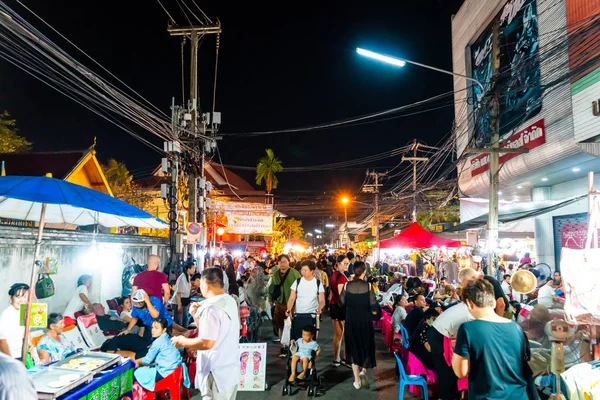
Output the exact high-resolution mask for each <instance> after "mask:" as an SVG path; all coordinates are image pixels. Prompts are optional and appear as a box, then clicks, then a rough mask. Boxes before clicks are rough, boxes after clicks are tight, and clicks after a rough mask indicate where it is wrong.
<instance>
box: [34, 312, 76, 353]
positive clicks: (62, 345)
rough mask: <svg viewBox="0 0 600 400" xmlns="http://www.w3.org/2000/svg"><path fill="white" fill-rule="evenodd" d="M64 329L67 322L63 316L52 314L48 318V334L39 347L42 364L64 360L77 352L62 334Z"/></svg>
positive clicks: (41, 340)
mask: <svg viewBox="0 0 600 400" xmlns="http://www.w3.org/2000/svg"><path fill="white" fill-rule="evenodd" d="M64 329H65V320H64V318H63V316H62V314H58V313H52V314H50V315H49V316H48V332H46V334H45V335H44V336H43V337H42V338H41V339H40V341H39V342H38V345H37V349H38V354H39V356H40V362H41V363H42V364H50V363H51V362H56V361H61V360H64V359H65V358H67V357H68V356H70V355H71V354H73V353H74V352H75V348H73V345H72V344H71V342H70V341H69V340H68V339H67V338H66V337H65V336H64V335H63V334H62V333H63V330H64Z"/></svg>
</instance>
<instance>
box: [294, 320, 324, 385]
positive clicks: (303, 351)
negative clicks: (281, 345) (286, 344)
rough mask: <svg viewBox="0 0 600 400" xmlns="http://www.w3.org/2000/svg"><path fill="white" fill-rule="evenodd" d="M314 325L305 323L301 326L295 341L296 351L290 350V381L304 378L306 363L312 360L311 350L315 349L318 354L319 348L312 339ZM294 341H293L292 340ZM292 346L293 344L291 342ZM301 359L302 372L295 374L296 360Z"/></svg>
mask: <svg viewBox="0 0 600 400" xmlns="http://www.w3.org/2000/svg"><path fill="white" fill-rule="evenodd" d="M314 336H315V327H314V326H312V325H306V326H305V327H304V328H302V337H301V338H299V339H298V340H296V341H295V344H296V345H297V346H298V350H297V351H296V353H295V354H294V353H293V350H292V365H291V367H292V375H291V376H290V378H289V381H290V382H295V381H296V378H298V379H300V380H302V379H304V378H306V372H307V371H308V363H309V362H310V361H311V360H312V352H313V351H316V355H319V353H320V352H321V348H320V347H319V345H318V344H317V342H315V340H314ZM292 343H294V341H292ZM292 346H293V344H292ZM300 360H302V372H301V373H300V374H299V375H297V376H296V371H297V370H296V368H297V367H298V361H300Z"/></svg>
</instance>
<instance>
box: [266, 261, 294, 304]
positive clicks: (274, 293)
mask: <svg viewBox="0 0 600 400" xmlns="http://www.w3.org/2000/svg"><path fill="white" fill-rule="evenodd" d="M290 269H291V268H290ZM290 269H288V270H287V271H286V272H285V274H283V276H281V272H279V278H280V279H279V284H271V286H270V287H269V296H270V297H271V301H272V302H273V303H275V302H276V301H277V299H278V298H279V297H280V296H281V286H282V285H283V282H285V278H287V276H288V274H289V273H290ZM284 300H285V299H284Z"/></svg>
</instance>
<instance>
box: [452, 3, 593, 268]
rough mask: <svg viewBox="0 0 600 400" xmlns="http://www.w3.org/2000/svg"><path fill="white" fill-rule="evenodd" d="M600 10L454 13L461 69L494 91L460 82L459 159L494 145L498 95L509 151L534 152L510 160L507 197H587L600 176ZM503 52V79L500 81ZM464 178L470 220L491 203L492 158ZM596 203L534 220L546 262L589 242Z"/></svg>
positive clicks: (504, 161) (468, 169) (481, 8)
mask: <svg viewBox="0 0 600 400" xmlns="http://www.w3.org/2000/svg"><path fill="white" fill-rule="evenodd" d="M599 11H600V0H567V1H566V2H565V1H561V0H508V1H507V0H486V1H480V0H466V1H465V2H464V3H463V6H462V7H461V8H460V10H459V11H458V13H457V14H456V15H455V16H454V17H453V19H452V46H453V69H454V72H455V73H458V74H462V75H466V76H469V77H473V78H475V79H477V80H479V81H480V82H481V83H482V84H483V86H484V89H483V90H482V89H480V88H479V87H478V86H477V85H473V86H471V84H470V83H467V81H466V80H465V79H464V78H460V77H456V78H455V79H454V88H455V117H456V127H457V129H456V143H457V144H456V146H457V153H458V154H459V155H462V154H463V152H464V150H465V149H466V148H468V147H479V148H481V147H489V146H490V138H491V131H492V129H493V123H494V122H493V121H494V117H493V114H492V112H493V107H492V106H491V103H490V101H489V99H491V98H492V95H493V94H497V99H498V110H499V120H500V123H499V127H500V132H499V133H500V137H501V142H500V147H512V148H527V149H529V153H527V154H518V155H517V154H510V155H502V156H501V158H500V163H501V168H500V190H499V193H501V194H500V199H501V201H503V202H508V203H510V202H526V201H532V202H541V201H546V202H547V201H549V200H554V201H557V202H558V201H561V200H566V199H569V198H571V197H573V196H577V195H585V194H586V193H587V190H588V187H587V173H588V172H589V171H592V172H594V173H597V172H600V158H598V156H600V148H599V147H598V143H597V142H598V140H599V139H600V136H599V135H600V130H599V128H600V105H598V103H597V101H598V97H599V96H600V93H598V89H599V88H598V87H597V85H598V84H600V62H599V61H598V55H599V54H600V47H599V46H598V44H597V43H598V42H599V40H598V39H600V34H599V33H598V27H599V26H600V18H599V17H598V12H599ZM495 29H496V32H497V35H494V30H495ZM496 38H497V40H496ZM494 46H497V49H498V53H499V60H500V70H499V71H500V72H499V74H498V75H497V77H498V79H492V77H493V76H494V71H493V60H492V57H493V54H494V49H495V47H494ZM492 82H494V83H492ZM595 93H598V94H596V96H595V97H594V95H595ZM458 174H459V178H458V182H459V189H460V193H461V196H462V197H463V198H469V199H470V200H469V201H468V202H461V203H464V204H461V219H462V220H463V221H464V218H463V214H464V215H467V214H472V213H469V212H468V210H466V209H465V208H466V207H469V205H468V203H472V199H482V200H485V199H487V198H488V197H489V184H490V176H489V157H488V156H487V155H486V154H475V155H473V156H470V157H466V158H463V159H462V161H461V163H460V164H459V166H458ZM587 207H588V206H587V199H582V200H580V201H577V202H575V203H572V204H569V205H568V206H566V207H563V208H559V209H557V210H553V211H551V212H548V213H545V214H542V215H539V216H537V217H535V218H532V220H533V221H532V222H533V223H532V226H533V234H534V235H535V247H536V258H537V261H538V262H543V263H546V264H548V265H550V266H551V267H559V260H560V250H561V248H562V247H571V248H580V247H581V246H582V240H581V237H582V235H583V236H585V232H587V211H588V209H587ZM463 210H464V211H465V212H463ZM505 228H506V227H505ZM501 230H502V226H501Z"/></svg>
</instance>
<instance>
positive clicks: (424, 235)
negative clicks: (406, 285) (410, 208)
mask: <svg viewBox="0 0 600 400" xmlns="http://www.w3.org/2000/svg"><path fill="white" fill-rule="evenodd" d="M461 246H462V243H461V242H460V241H458V240H449V239H444V238H442V237H439V236H436V235H434V234H433V233H431V232H429V231H427V230H425V229H424V228H423V227H421V226H420V225H419V224H417V223H416V222H414V223H412V224H411V225H410V226H409V227H408V228H406V229H404V230H403V231H402V232H400V233H399V234H398V235H396V236H394V237H393V238H391V239H387V240H382V241H381V243H380V244H379V249H380V250H379V251H381V250H384V252H385V250H388V251H390V254H392V255H404V256H407V255H412V256H413V257H411V258H409V259H407V257H401V259H402V264H400V265H404V266H406V265H407V262H410V261H412V264H416V263H417V260H416V258H417V256H416V254H415V251H423V250H433V252H434V255H433V256H432V258H433V263H434V264H437V261H438V258H439V257H438V256H439V252H440V251H444V250H447V249H450V248H460V247H461ZM400 253H404V254H400ZM411 259H412V260H411ZM415 266H416V265H415ZM436 270H439V269H437V268H436ZM402 272H403V273H404V275H410V271H409V270H407V269H406V267H404V268H403V271H402ZM413 272H416V271H413ZM412 275H418V274H417V273H414V274H412Z"/></svg>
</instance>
